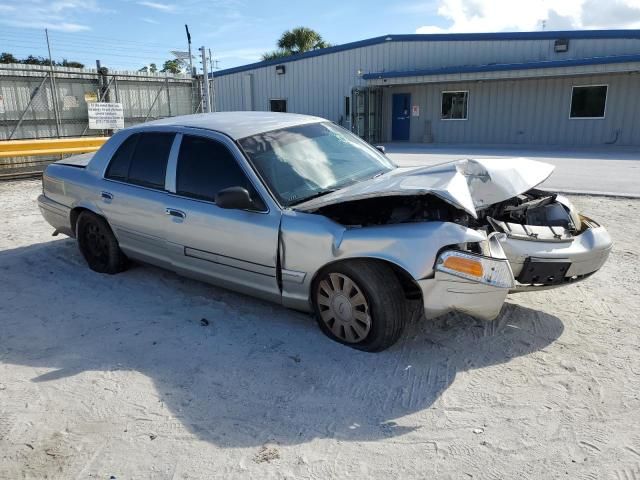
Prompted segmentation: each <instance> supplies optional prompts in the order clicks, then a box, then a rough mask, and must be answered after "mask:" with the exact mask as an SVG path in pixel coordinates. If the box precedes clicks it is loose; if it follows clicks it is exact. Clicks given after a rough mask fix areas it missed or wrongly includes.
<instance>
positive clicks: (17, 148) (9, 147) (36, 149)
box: [0, 137, 109, 158]
mask: <svg viewBox="0 0 640 480" xmlns="http://www.w3.org/2000/svg"><path fill="white" fill-rule="evenodd" d="M108 139H109V137H78V138H51V139H46V140H2V141H0V158H7V157H32V156H42V155H57V154H75V153H86V152H95V151H96V150H98V149H99V148H100V147H101V146H102V145H103V144H104V142H106V141H107V140H108Z"/></svg>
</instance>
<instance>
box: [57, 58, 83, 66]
mask: <svg viewBox="0 0 640 480" xmlns="http://www.w3.org/2000/svg"><path fill="white" fill-rule="evenodd" d="M60 65H62V66H63V67H71V68H84V63H80V62H74V61H73V60H67V59H66V58H63V59H62V63H61V64H60Z"/></svg>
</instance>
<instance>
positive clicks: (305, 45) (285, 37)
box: [262, 27, 331, 60]
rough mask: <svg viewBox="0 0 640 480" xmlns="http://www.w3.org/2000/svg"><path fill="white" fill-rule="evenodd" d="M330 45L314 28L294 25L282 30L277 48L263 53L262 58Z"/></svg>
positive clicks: (268, 58)
mask: <svg viewBox="0 0 640 480" xmlns="http://www.w3.org/2000/svg"><path fill="white" fill-rule="evenodd" d="M330 46H331V45H330V44H329V43H327V42H325V41H324V40H323V39H322V35H320V34H319V33H318V32H316V31H315V30H312V29H310V28H307V27H296V28H294V29H292V30H287V31H286V32H284V33H283V34H282V35H281V36H280V39H279V40H278V50H274V51H272V52H267V53H265V54H264V55H262V59H263V60H273V59H275V58H282V57H287V56H289V55H295V54H296V53H302V52H308V51H309V50H316V49H318V48H327V47H330Z"/></svg>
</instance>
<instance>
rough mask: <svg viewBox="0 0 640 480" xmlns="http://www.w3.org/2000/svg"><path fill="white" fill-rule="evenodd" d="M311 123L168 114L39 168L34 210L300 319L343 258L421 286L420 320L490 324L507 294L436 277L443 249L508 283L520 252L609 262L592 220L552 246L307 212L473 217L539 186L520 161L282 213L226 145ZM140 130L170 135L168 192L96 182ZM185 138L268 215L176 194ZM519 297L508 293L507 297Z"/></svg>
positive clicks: (347, 192) (392, 179)
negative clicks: (368, 205) (234, 175)
mask: <svg viewBox="0 0 640 480" xmlns="http://www.w3.org/2000/svg"><path fill="white" fill-rule="evenodd" d="M317 121H321V119H318V118H316V117H305V116H301V115H291V114H286V115H285V114H271V113H259V112H251V113H243V112H236V113H234V114H210V115H197V116H193V117H175V118H171V119H164V120H162V121H158V122H152V123H149V124H145V125H141V126H137V127H133V128H129V129H126V130H122V131H119V132H117V133H116V134H114V135H113V136H112V137H111V139H109V141H107V142H106V143H105V145H104V146H103V147H102V148H101V149H100V150H99V151H98V152H96V153H95V154H92V155H91V154H90V155H83V156H79V157H73V158H72V159H65V160H63V161H61V162H59V163H56V164H52V165H50V166H48V167H47V169H46V171H45V173H44V176H43V188H44V194H43V195H41V196H40V197H39V199H38V203H39V206H40V210H41V212H42V215H43V216H44V218H45V219H46V220H47V221H48V222H49V223H50V224H51V225H52V226H53V227H54V228H55V229H56V230H59V231H61V232H63V233H66V234H67V235H71V236H74V235H75V232H74V229H73V225H72V217H73V216H75V214H76V213H77V212H78V210H77V209H79V208H82V209H87V210H90V211H92V212H94V213H96V214H98V215H101V216H103V217H105V218H106V219H107V221H108V222H109V224H110V225H111V227H112V229H113V231H114V234H115V235H116V237H117V239H118V241H119V243H120V247H121V248H122V250H123V251H124V252H125V253H126V254H127V255H129V256H130V257H132V258H134V259H138V260H142V261H146V262H149V263H152V264H155V265H159V266H162V267H165V268H169V269H172V270H174V271H177V272H179V273H181V274H185V275H188V276H191V277H194V278H198V279H201V280H204V281H207V282H210V283H213V284H216V285H220V286H223V287H226V288H231V289H234V290H237V291H240V292H243V293H247V294H250V295H254V296H258V297H260V298H264V299H267V300H270V301H275V302H278V303H281V304H283V305H285V306H287V307H291V308H296V309H300V310H305V311H310V310H311V303H310V291H311V285H312V283H313V281H314V279H315V278H316V276H317V274H318V272H319V271H320V270H322V269H323V268H325V267H330V265H331V264H332V263H334V262H340V261H344V260H347V259H355V258H369V259H376V260H379V261H384V262H387V263H390V264H392V265H393V266H394V267H395V268H396V269H397V270H398V271H399V272H402V273H403V274H404V275H405V276H406V277H408V278H409V279H411V280H412V281H413V282H414V283H415V285H416V286H417V287H419V288H420V290H421V291H422V296H423V301H424V304H425V313H426V314H427V316H429V317H432V316H435V315H439V314H442V313H445V312H447V311H451V310H458V311H462V312H465V313H468V314H471V315H475V316H478V317H481V318H486V319H490V318H494V317H495V316H496V315H497V314H498V313H499V311H500V308H501V306H502V304H503V302H504V299H505V297H506V295H507V293H508V292H509V290H510V288H502V287H496V286H495V285H488V284H485V283H481V282H476V281H473V280H468V279H464V278H460V277H457V276H454V275H451V274H449V273H445V272H442V271H436V270H435V269H434V267H435V264H436V260H437V258H438V255H439V254H440V252H441V251H442V249H443V248H445V247H448V246H456V245H459V246H460V248H463V247H464V245H467V244H472V243H477V244H478V245H479V246H480V248H481V251H482V252H483V255H485V256H487V257H490V258H493V259H496V260H503V259H504V258H505V257H506V258H507V259H508V261H509V264H510V265H511V267H512V269H513V273H514V275H515V276H517V275H518V272H519V269H521V268H522V263H523V262H524V260H525V259H526V258H527V257H528V256H538V257H542V258H569V259H571V260H572V261H573V262H574V263H573V264H572V267H571V269H572V270H570V271H569V273H570V274H571V275H585V274H589V273H591V272H593V271H595V270H597V269H598V268H600V266H601V265H602V264H603V263H604V261H605V260H606V258H607V256H608V254H609V250H610V248H611V239H610V237H609V236H608V234H607V232H606V230H604V228H603V227H600V226H599V225H597V224H595V223H593V224H589V225H592V227H590V226H587V227H586V228H584V229H583V232H582V233H581V234H580V235H578V236H576V237H574V238H573V239H572V240H571V241H568V242H555V243H554V242H552V241H547V240H546V239H545V238H540V239H538V240H537V241H532V240H531V239H527V240H523V239H519V238H514V237H513V236H511V237H510V236H509V235H507V234H503V233H499V234H495V233H494V234H491V235H489V237H487V234H486V233H485V232H484V231H483V230H475V229H472V228H467V227H465V226H462V225H459V224H455V223H450V222H440V221H431V222H418V223H402V224H391V225H381V226H367V227H361V228H350V227H346V226H344V225H340V224H338V223H335V222H334V221H332V220H330V219H329V218H327V217H324V216H322V215H320V214H317V213H312V212H313V210H316V209H317V208H319V207H321V206H323V205H328V204H330V203H334V204H335V203H340V202H344V201H347V200H353V199H357V198H367V197H369V196H384V195H425V194H427V195H429V194H430V195H436V196H438V197H440V198H442V199H443V200H445V201H447V202H449V203H451V204H452V205H455V206H457V207H459V208H461V209H462V210H465V211H467V212H468V213H469V214H471V215H474V216H476V215H477V211H478V210H479V209H481V208H484V207H486V206H487V205H489V204H491V203H495V202H499V201H502V200H505V199H508V198H510V197H512V196H514V195H517V194H519V193H522V192H524V191H526V190H528V189H530V188H532V187H534V186H536V185H537V184H538V183H540V182H542V181H543V180H544V179H546V178H547V177H548V175H549V174H550V173H551V171H552V169H553V167H551V166H549V165H546V164H542V163H540V162H534V161H532V160H526V159H519V160H514V161H510V162H505V161H504V160H501V161H497V160H474V159H468V160H463V161H459V162H455V163H448V164H443V165H439V166H435V167H430V168H420V169H414V170H403V169H396V170H393V171H392V172H390V173H388V174H386V175H383V176H381V177H378V178H375V179H372V180H368V181H365V182H361V183H359V184H357V185H354V186H351V187H347V188H344V189H341V190H339V191H338V192H335V193H333V194H328V195H326V196H324V197H320V198H318V199H316V200H313V201H310V202H306V203H305V204H302V205H299V206H296V207H295V209H286V208H282V207H281V206H280V205H279V204H278V203H277V202H276V201H275V200H274V199H273V198H272V196H271V195H270V193H269V191H268V190H267V189H266V188H265V186H264V185H263V184H262V182H261V180H260V179H259V178H258V176H257V175H256V174H255V172H254V170H253V169H252V168H251V166H250V165H249V164H248V162H247V160H246V158H245V157H244V155H243V154H242V152H241V151H240V150H239V149H238V147H237V145H236V143H235V141H234V139H235V138H240V137H241V136H244V135H246V134H254V133H259V132H262V131H267V130H270V129H272V128H280V127H282V126H290V125H297V124H303V123H312V122H317ZM234 122H235V123H237V125H236V124H234ZM142 131H164V132H175V133H176V134H177V136H176V139H175V142H174V144H173V146H172V149H171V153H170V158H169V161H168V167H167V176H166V179H165V190H154V189H149V188H145V187H140V186H136V185H130V184H126V183H123V182H117V181H112V180H108V179H105V178H104V173H105V171H106V169H107V166H108V163H109V160H110V158H111V156H112V155H113V153H114V152H115V151H116V149H117V148H118V147H119V146H120V145H121V144H122V142H123V141H124V140H125V139H126V138H128V136H129V135H131V134H133V133H136V132H142ZM184 134H189V135H199V136H204V137H207V138H211V139H215V140H217V141H219V142H222V143H224V144H225V145H226V146H227V148H228V149H229V150H230V151H231V152H232V153H233V155H234V156H235V158H236V160H237V162H238V163H239V165H240V166H241V168H242V169H243V171H244V172H245V174H246V175H247V177H248V179H249V181H250V182H251V183H252V184H253V185H254V187H255V189H256V192H257V193H258V195H260V196H261V197H262V200H263V201H264V204H265V205H266V210H265V211H263V212H253V211H244V210H227V209H221V208H219V207H218V206H217V205H216V204H215V203H214V202H208V201H201V200H194V199H191V198H186V197H183V196H181V195H178V194H177V193H176V187H175V169H176V165H177V155H178V151H179V145H180V142H181V137H182V135H184ZM83 166H84V168H82V167H83ZM105 194H108V195H105ZM565 202H567V203H565V204H568V201H566V199H565ZM568 208H569V207H568ZM167 209H170V210H177V211H180V212H182V213H183V216H181V217H176V216H173V215H167V214H166V211H167ZM303 210H306V211H303ZM586 220H588V219H586ZM520 290H521V288H519V287H518V286H517V285H516V287H515V288H514V289H512V291H520Z"/></svg>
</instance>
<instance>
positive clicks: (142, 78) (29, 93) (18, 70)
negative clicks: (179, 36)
mask: <svg viewBox="0 0 640 480" xmlns="http://www.w3.org/2000/svg"><path fill="white" fill-rule="evenodd" d="M201 92H202V79H192V78H190V77H188V76H186V75H172V74H164V73H157V74H154V73H142V72H109V71H107V70H106V69H101V71H97V70H89V69H76V68H65V67H54V69H51V67H48V66H41V65H14V64H6V65H0V141H2V140H21V139H47V138H63V137H79V136H102V135H108V134H110V133H111V132H110V131H106V130H92V129H89V117H88V112H87V103H88V102H95V101H99V102H115V103H121V104H122V107H123V111H124V124H125V127H128V126H131V125H135V124H137V123H141V122H145V121H148V120H153V119H157V118H163V117H171V116H175V115H186V114H190V113H196V112H199V111H202V101H201V98H202V95H201ZM58 158H60V157H59V156H58V157H55V158H53V157H49V158H44V157H26V158H25V157H20V158H18V157H16V158H0V176H1V175H2V174H3V173H4V174H10V173H11V172H12V171H21V170H24V169H25V168H26V169H27V170H29V169H32V170H34V169H35V170H36V171H37V170H41V169H42V168H43V166H44V165H46V164H47V163H49V162H51V161H52V160H56V159H58Z"/></svg>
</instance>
